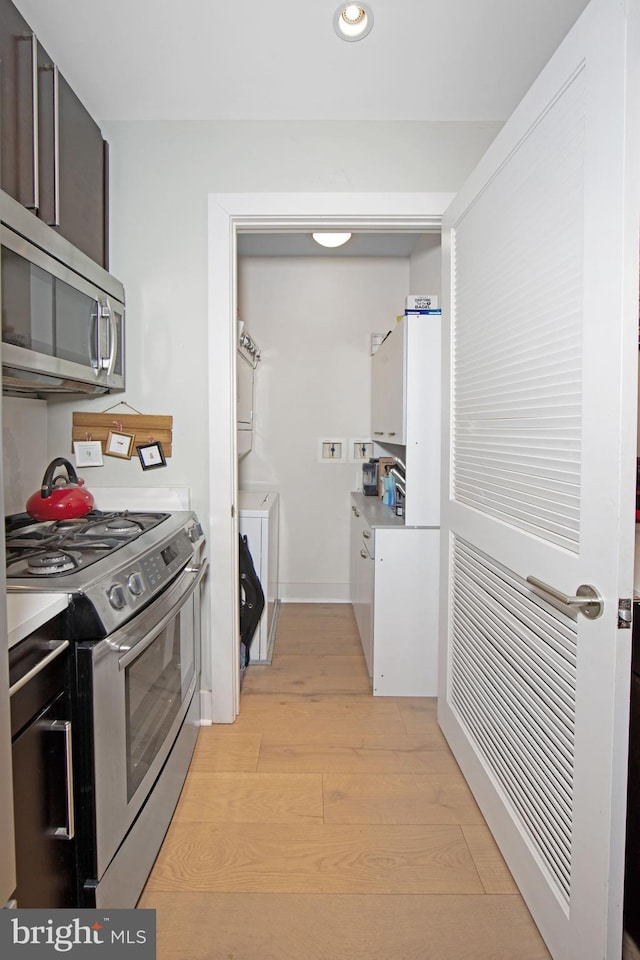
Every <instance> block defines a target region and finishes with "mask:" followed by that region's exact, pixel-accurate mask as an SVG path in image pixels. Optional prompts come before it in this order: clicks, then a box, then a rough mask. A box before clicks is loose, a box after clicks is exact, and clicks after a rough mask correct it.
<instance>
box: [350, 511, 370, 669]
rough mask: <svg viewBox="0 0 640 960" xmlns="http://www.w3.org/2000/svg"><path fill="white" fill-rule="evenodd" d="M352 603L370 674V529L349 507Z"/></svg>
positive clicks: (360, 513) (357, 513)
mask: <svg viewBox="0 0 640 960" xmlns="http://www.w3.org/2000/svg"><path fill="white" fill-rule="evenodd" d="M351 511H352V512H351V604H352V606H353V612H354V614H355V618H356V623H357V624H358V633H359V634H360V642H361V643H362V650H363V653H364V658H365V660H366V662H367V669H368V671H369V676H372V674H373V650H372V647H373V644H372V629H371V625H372V614H373V573H374V571H373V564H374V543H375V541H374V537H373V530H372V529H371V527H370V526H369V523H368V522H367V520H366V519H365V517H364V515H363V513H362V512H361V511H360V510H359V509H358V507H357V506H356V505H355V504H353V505H352V507H351Z"/></svg>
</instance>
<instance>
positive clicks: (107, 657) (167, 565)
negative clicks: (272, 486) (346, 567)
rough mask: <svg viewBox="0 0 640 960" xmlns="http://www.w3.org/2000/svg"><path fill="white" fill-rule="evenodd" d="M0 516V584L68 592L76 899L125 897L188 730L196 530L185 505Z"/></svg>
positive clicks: (193, 711)
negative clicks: (0, 564) (56, 516)
mask: <svg viewBox="0 0 640 960" xmlns="http://www.w3.org/2000/svg"><path fill="white" fill-rule="evenodd" d="M5 526H6V547H7V590H8V591H9V592H31V593H43V592H55V593H67V594H69V597H70V603H69V607H68V609H67V612H66V614H65V615H64V619H63V627H64V632H65V639H67V640H69V641H70V642H71V647H72V653H73V657H72V660H73V670H72V675H73V680H72V686H73V690H72V698H71V699H72V727H73V734H72V738H71V741H72V744H73V754H74V756H73V775H74V777H73V779H74V788H73V797H72V800H73V807H74V809H73V811H72V812H73V819H74V821H75V828H76V849H77V890H78V895H77V905H78V906H99V907H131V906H134V905H135V903H136V901H137V899H138V897H139V895H140V893H141V891H142V888H143V886H144V883H145V881H146V879H147V876H148V873H149V871H150V869H151V866H152V864H153V861H154V859H155V856H156V854H157V851H158V849H159V847H160V844H161V843H162V839H163V837H164V833H165V831H166V829H167V827H168V824H169V821H170V819H171V816H172V813H173V810H174V808H175V804H176V802H177V799H178V796H179V793H180V790H181V787H182V784H183V782H184V777H185V776H186V771H187V768H188V765H189V761H190V759H191V755H192V752H193V748H194V745H195V740H196V735H197V729H198V723H199V697H198V695H197V690H198V681H199V675H200V587H201V584H202V581H203V578H204V576H205V573H206V569H207V560H206V559H205V558H204V543H205V541H204V536H203V532H202V528H201V526H200V524H199V522H198V519H197V517H196V516H195V514H193V513H191V512H188V511H184V512H182V511H181V512H175V513H151V512H129V511H122V512H115V513H104V512H99V511H93V512H91V513H89V514H87V515H86V516H84V517H80V518H77V519H73V520H62V521H55V522H33V521H32V520H31V519H30V518H29V517H28V516H27V515H24V514H20V515H17V516H13V517H9V518H7V521H6V523H5Z"/></svg>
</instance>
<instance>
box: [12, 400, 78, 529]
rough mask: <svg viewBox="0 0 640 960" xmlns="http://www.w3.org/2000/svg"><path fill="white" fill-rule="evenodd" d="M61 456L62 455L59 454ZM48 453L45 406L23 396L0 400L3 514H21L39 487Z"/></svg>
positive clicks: (48, 458)
mask: <svg viewBox="0 0 640 960" xmlns="http://www.w3.org/2000/svg"><path fill="white" fill-rule="evenodd" d="M59 456H64V454H59ZM51 459H53V458H52V457H49V456H48V454H47V404H46V402H45V401H44V400H31V399H25V398H23V397H3V398H2V470H3V477H4V510H5V514H10V513H22V511H23V510H24V508H25V504H26V502H27V500H28V498H29V497H30V496H31V494H32V493H35V491H36V490H39V489H40V487H41V486H42V479H43V477H44V474H45V470H46V468H47V465H48V464H49V461H50V460H51Z"/></svg>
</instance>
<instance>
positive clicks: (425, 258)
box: [409, 233, 442, 303]
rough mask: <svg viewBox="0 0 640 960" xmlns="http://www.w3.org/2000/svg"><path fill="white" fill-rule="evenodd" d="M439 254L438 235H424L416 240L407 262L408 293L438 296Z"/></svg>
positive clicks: (439, 281) (439, 276)
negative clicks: (409, 288)
mask: <svg viewBox="0 0 640 960" xmlns="http://www.w3.org/2000/svg"><path fill="white" fill-rule="evenodd" d="M440 253H441V244H440V235H439V234H433V233H432V234H424V235H423V236H422V237H419V238H418V240H417V242H416V245H415V247H414V248H413V253H412V254H411V258H410V261H409V285H410V287H411V290H410V291H409V292H410V293H435V294H436V295H437V296H438V297H439V296H440V284H441V279H440V278H441V263H442V258H441V255H440ZM438 302H439V303H440V301H438Z"/></svg>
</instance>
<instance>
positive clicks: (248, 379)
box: [236, 353, 253, 430]
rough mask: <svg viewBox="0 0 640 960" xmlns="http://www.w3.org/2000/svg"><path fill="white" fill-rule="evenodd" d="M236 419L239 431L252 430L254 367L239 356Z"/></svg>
mask: <svg viewBox="0 0 640 960" xmlns="http://www.w3.org/2000/svg"><path fill="white" fill-rule="evenodd" d="M236 380H237V383H236V401H237V407H236V417H237V420H238V429H239V430H250V429H251V426H252V423H253V367H252V366H251V364H250V363H249V361H248V360H247V359H246V358H245V357H244V356H243V355H242V354H241V353H239V354H238V363H237V371H236Z"/></svg>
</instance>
